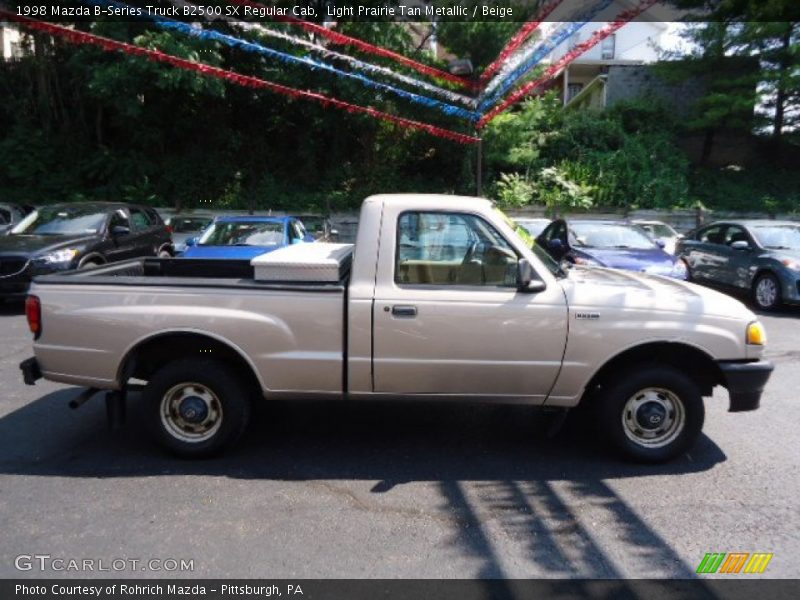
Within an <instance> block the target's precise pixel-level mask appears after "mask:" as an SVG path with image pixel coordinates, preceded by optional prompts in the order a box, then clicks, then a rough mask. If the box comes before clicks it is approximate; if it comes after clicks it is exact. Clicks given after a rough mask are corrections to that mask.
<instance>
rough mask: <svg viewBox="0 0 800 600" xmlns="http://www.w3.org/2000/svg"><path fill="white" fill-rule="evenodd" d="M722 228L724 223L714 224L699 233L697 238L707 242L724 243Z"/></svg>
mask: <svg viewBox="0 0 800 600" xmlns="http://www.w3.org/2000/svg"><path fill="white" fill-rule="evenodd" d="M722 230H723V226H722V225H713V226H711V227H708V228H706V229H703V230H702V231H701V232H700V233H698V234H697V239H698V240H700V241H701V242H703V243H706V244H723V243H724V242H725V238H724V237H723V231H722Z"/></svg>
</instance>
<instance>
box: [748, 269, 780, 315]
mask: <svg viewBox="0 0 800 600" xmlns="http://www.w3.org/2000/svg"><path fill="white" fill-rule="evenodd" d="M762 287H766V288H767V289H766V290H763V291H762ZM770 289H771V290H774V296H773V295H772V294H771V293H769V291H768V290H770ZM781 301H782V300H781V282H780V281H778V278H777V277H775V275H773V274H772V273H762V274H761V275H759V276H758V277H756V279H755V281H754V282H753V304H755V305H756V307H757V308H759V309H760V310H775V309H776V308H778V307H779V306H780V305H781Z"/></svg>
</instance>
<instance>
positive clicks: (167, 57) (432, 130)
mask: <svg viewBox="0 0 800 600" xmlns="http://www.w3.org/2000/svg"><path fill="white" fill-rule="evenodd" d="M0 16H3V17H4V18H6V19H8V20H9V21H17V22H19V23H23V24H24V25H25V26H26V27H29V28H31V29H36V30H39V31H44V32H46V33H49V34H51V35H57V36H60V37H62V38H64V39H66V40H67V41H69V42H71V43H73V44H90V45H93V46H98V47H100V48H102V49H103V50H106V51H109V52H113V51H121V52H124V53H126V54H130V55H132V56H143V57H145V58H147V59H149V60H152V61H154V62H160V63H166V64H168V65H172V66H173V67H179V68H181V69H188V70H190V71H195V72H197V73H201V74H203V75H207V76H209V77H216V78H217V79H222V80H225V81H230V82H232V83H235V84H237V85H241V86H245V87H249V88H255V89H267V90H270V91H273V92H277V93H279V94H283V95H285V96H289V97H291V98H304V99H307V100H314V101H315V102H318V103H320V104H322V105H323V106H325V107H326V108H327V107H329V106H333V107H335V108H339V109H342V110H346V111H347V112H349V113H359V114H365V115H369V116H371V117H374V118H376V119H380V120H382V121H388V122H390V123H395V124H396V125H399V126H401V127H405V128H407V129H416V130H419V131H425V132H426V133H429V134H431V135H434V136H437V137H441V138H445V139H448V140H452V141H454V142H458V143H460V144H472V143H475V142H478V141H479V139H478V138H476V137H472V136H469V135H464V134H462V133H457V132H455V131H450V130H447V129H442V128H440V127H436V126H435V125H430V124H428V123H421V122H419V121H412V120H411V119H404V118H403V117H398V116H395V115H391V114H389V113H385V112H382V111H379V110H376V109H374V108H372V107H369V106H359V105H356V104H350V103H349V102H345V101H343V100H338V99H336V98H332V97H330V96H326V95H324V94H319V93H316V92H310V91H308V90H298V89H296V88H290V87H287V86H285V85H281V84H279V83H274V82H271V81H265V80H263V79H259V78H257V77H252V76H250V75H240V74H239V73H234V72H233V71H226V70H225V69H220V68H219V67H213V66H211V65H206V64H202V63H196V62H193V61H190V60H186V59H185V58H179V57H177V56H172V55H171V54H165V53H163V52H161V51H159V50H149V49H147V48H141V47H139V46H133V45H131V44H126V43H124V42H118V41H116V40H112V39H109V38H104V37H100V36H97V35H94V34H91V33H86V32H84V31H76V30H74V29H69V28H67V27H62V26H61V25H55V24H53V23H46V22H44V21H36V20H34V19H29V18H27V17H23V16H20V15H16V14H14V13H12V12H9V11H6V10H3V9H0Z"/></svg>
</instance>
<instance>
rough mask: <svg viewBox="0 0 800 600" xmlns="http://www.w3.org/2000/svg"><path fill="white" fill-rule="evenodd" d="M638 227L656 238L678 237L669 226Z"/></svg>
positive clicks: (642, 225)
mask: <svg viewBox="0 0 800 600" xmlns="http://www.w3.org/2000/svg"><path fill="white" fill-rule="evenodd" d="M638 225H639V227H641V228H642V229H644V230H645V231H646V232H647V233H649V234H650V235H652V236H653V237H656V238H671V237H675V236H676V235H677V234H676V233H675V231H673V229H672V228H671V227H670V226H669V225H665V224H664V223H638Z"/></svg>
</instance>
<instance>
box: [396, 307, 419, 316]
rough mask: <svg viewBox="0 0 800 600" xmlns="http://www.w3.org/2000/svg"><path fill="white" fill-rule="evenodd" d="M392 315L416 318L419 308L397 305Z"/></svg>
mask: <svg viewBox="0 0 800 600" xmlns="http://www.w3.org/2000/svg"><path fill="white" fill-rule="evenodd" d="M392 315H393V316H395V317H412V318H413V317H416V316H417V307H416V306H408V305H397V306H393V307H392Z"/></svg>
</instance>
